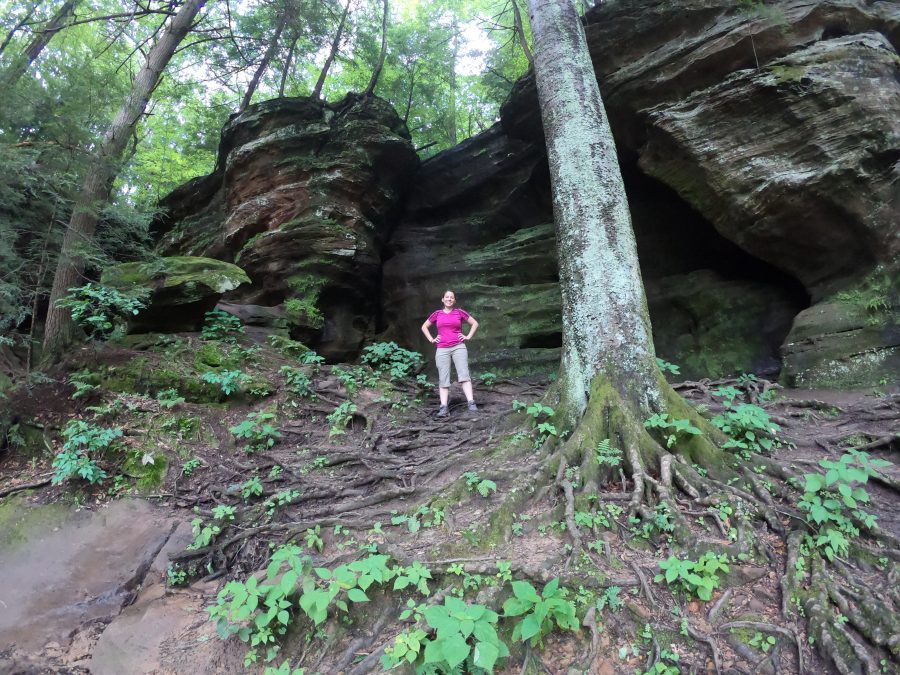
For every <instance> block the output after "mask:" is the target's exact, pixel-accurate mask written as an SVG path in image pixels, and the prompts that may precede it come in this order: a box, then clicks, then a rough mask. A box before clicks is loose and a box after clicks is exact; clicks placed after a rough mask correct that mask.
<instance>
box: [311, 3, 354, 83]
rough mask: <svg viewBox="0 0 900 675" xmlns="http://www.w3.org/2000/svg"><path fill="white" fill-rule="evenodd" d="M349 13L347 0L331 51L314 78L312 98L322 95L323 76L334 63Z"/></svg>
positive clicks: (325, 75)
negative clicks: (314, 84)
mask: <svg viewBox="0 0 900 675" xmlns="http://www.w3.org/2000/svg"><path fill="white" fill-rule="evenodd" d="M349 13H350V0H347V4H346V5H344V13H343V14H341V22H340V23H339V24H338V29H337V33H335V36H334V40H333V41H332V42H331V51H330V52H329V53H328V58H327V59H325V65H323V66H322V72H321V73H319V79H318V80H316V86H315V87H313V92H312V97H313V98H321V97H322V86H323V85H324V84H325V78H326V77H327V76H328V70H329V69H330V68H331V64H332V63H334V59H335V58H336V57H337V53H338V49H340V46H341V38H342V37H343V35H344V26H345V25H346V23H347V15H348V14H349Z"/></svg>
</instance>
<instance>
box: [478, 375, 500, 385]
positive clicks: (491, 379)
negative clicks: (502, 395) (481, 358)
mask: <svg viewBox="0 0 900 675" xmlns="http://www.w3.org/2000/svg"><path fill="white" fill-rule="evenodd" d="M496 381H497V376H496V375H495V374H494V373H492V372H489V371H488V372H484V373H482V374H481V382H482V383H483V384H484V386H485V387H493V386H494V383H495V382H496Z"/></svg>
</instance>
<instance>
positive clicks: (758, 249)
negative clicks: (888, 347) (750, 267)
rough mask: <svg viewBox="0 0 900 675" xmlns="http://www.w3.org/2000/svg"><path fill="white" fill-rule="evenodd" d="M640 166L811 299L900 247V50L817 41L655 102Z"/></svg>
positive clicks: (874, 40)
mask: <svg viewBox="0 0 900 675" xmlns="http://www.w3.org/2000/svg"><path fill="white" fill-rule="evenodd" d="M648 121H649V126H650V130H649V138H648V141H647V143H646V145H645V146H644V147H643V148H642V150H641V159H640V166H641V167H642V168H643V169H644V170H645V171H646V172H647V173H649V174H650V175H653V176H655V177H657V178H659V179H660V180H662V181H663V182H665V183H667V184H668V185H670V186H672V187H673V188H674V189H675V190H677V191H678V193H679V194H680V195H681V196H682V197H684V199H685V200H687V201H688V202H689V203H690V204H691V205H692V206H694V207H695V208H696V209H697V210H698V211H700V212H701V213H702V214H703V215H704V216H705V217H706V218H707V219H708V220H709V221H710V222H712V223H713V224H714V225H715V227H716V229H717V230H718V231H719V232H721V233H722V234H723V235H724V236H725V237H727V238H728V239H729V240H731V241H733V242H735V243H737V244H738V245H739V246H740V247H741V248H742V249H744V250H746V251H748V252H749V253H751V254H752V255H754V256H756V257H758V258H760V259H762V260H765V261H767V262H770V263H772V264H773V265H775V266H777V267H778V268H779V269H781V270H783V271H785V272H786V273H788V274H791V275H793V276H795V277H796V278H797V279H799V280H800V281H801V282H802V283H803V284H804V286H805V287H806V288H807V289H808V290H809V292H810V294H811V295H812V296H813V298H814V299H818V298H821V297H822V296H823V295H825V294H827V293H828V292H830V291H833V290H834V289H836V288H845V287H847V286H848V285H850V284H851V283H853V282H855V281H858V280H859V279H860V278H861V277H863V276H865V275H866V274H867V273H869V272H870V271H871V270H872V269H873V268H874V267H875V266H876V265H878V264H881V263H886V262H888V261H890V260H892V259H893V258H894V257H895V256H897V255H898V254H900V228H898V227H897V224H898V223H900V191H898V189H897V181H898V180H900V56H898V55H897V52H896V51H894V49H893V47H892V46H891V45H890V43H888V42H887V40H886V39H885V38H884V37H883V36H881V35H880V34H877V33H865V34H863V35H855V36H849V37H843V38H836V39H833V40H824V41H821V42H817V43H816V44H814V45H813V46H811V47H809V48H808V49H804V50H801V51H798V52H795V53H793V54H791V55H789V56H787V57H785V58H783V59H778V60H775V61H772V62H771V63H769V64H768V65H767V66H765V67H764V68H762V69H760V70H749V71H742V72H739V73H736V74H734V75H733V76H731V77H729V78H728V79H726V80H725V81H724V82H722V83H721V84H718V85H716V86H715V87H712V88H709V89H704V90H701V91H697V92H695V93H693V94H692V95H690V96H689V97H687V98H686V99H684V100H683V101H681V102H680V103H677V104H674V105H664V106H660V107H658V108H655V109H653V110H652V111H651V112H650V113H649V116H648Z"/></svg>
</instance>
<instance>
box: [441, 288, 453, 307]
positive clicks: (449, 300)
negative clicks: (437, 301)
mask: <svg viewBox="0 0 900 675" xmlns="http://www.w3.org/2000/svg"><path fill="white" fill-rule="evenodd" d="M442 302H443V303H444V307H453V305H455V304H456V296H455V295H454V294H453V291H447V292H446V293H444V297H443V299H442Z"/></svg>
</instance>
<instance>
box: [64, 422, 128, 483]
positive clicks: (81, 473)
mask: <svg viewBox="0 0 900 675" xmlns="http://www.w3.org/2000/svg"><path fill="white" fill-rule="evenodd" d="M62 435H63V438H64V439H65V442H64V443H63V448H62V452H60V453H59V454H57V455H56V458H55V459H54V460H53V468H54V469H56V472H55V473H54V474H53V478H52V479H51V483H52V484H53V485H59V484H60V483H63V482H64V481H67V480H69V479H70V478H73V477H79V478H83V479H84V480H86V481H87V482H88V483H91V484H94V483H99V482H101V481H102V480H103V479H104V478H106V472H105V471H104V470H103V469H101V468H100V467H99V466H98V465H97V462H96V461H95V460H94V458H93V457H94V456H97V455H101V454H103V453H105V452H107V451H109V450H111V449H114V448H115V447H116V441H117V440H118V439H119V438H121V437H122V430H121V429H119V428H109V427H100V426H97V425H95V424H91V423H90V422H85V421H83V420H69V422H68V423H67V424H66V426H65V427H64V428H63V430H62Z"/></svg>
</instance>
